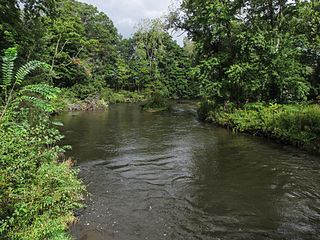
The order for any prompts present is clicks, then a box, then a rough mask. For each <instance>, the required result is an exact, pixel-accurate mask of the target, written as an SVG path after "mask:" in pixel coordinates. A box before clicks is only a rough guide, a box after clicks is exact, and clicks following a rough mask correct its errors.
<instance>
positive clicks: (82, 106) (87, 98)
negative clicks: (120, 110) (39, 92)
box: [52, 88, 145, 113]
mask: <svg viewBox="0 0 320 240" xmlns="http://www.w3.org/2000/svg"><path fill="white" fill-rule="evenodd" d="M143 100H145V96H144V95H143V94H139V93H137V92H130V91H125V90H121V91H114V90H112V89H109V88H104V89H101V90H99V91H97V90H95V91H90V92H87V93H85V94H84V93H80V92H78V91H75V90H74V89H61V93H60V95H59V97H58V98H57V99H55V100H54V101H53V103H52V104H53V106H54V109H55V111H56V113H61V112H74V111H103V110H106V109H108V107H109V105H110V104H115V103H136V102H142V101H143Z"/></svg>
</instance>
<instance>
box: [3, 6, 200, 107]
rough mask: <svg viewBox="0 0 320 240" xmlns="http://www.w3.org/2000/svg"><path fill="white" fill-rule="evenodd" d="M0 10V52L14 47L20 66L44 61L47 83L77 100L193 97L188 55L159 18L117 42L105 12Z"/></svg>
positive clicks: (87, 8) (45, 8) (88, 9)
mask: <svg viewBox="0 0 320 240" xmlns="http://www.w3.org/2000/svg"><path fill="white" fill-rule="evenodd" d="M0 7H1V9H0V31H1V35H0V36H1V37H0V51H4V49H6V48H7V47H12V46H16V47H17V48H18V49H19V52H20V53H21V54H20V58H19V62H20V63H24V62H26V61H28V60H29V59H38V60H40V61H43V62H46V63H48V64H49V65H50V69H51V74H50V75H49V76H48V77H47V79H46V80H47V81H48V82H50V83H52V84H53V85H54V86H57V87H60V88H65V89H67V90H70V91H71V92H72V93H73V94H74V95H75V97H76V98H79V99H86V98H92V97H97V96H98V97H102V98H104V100H105V101H109V99H107V98H106V97H105V95H106V94H105V89H107V91H109V90H110V89H111V90H112V91H115V92H119V91H131V92H137V93H138V94H140V95H141V94H145V95H150V94H151V93H152V92H154V91H161V92H162V93H163V95H164V96H166V97H176V98H178V97H183V98H187V97H188V98H191V97H193V96H194V95H196V94H197V86H196V85H195V84H192V83H193V82H192V81H191V78H190V77H189V75H190V74H189V70H190V67H191V59H190V57H188V55H187V52H186V51H185V50H184V49H183V48H181V47H180V46H179V45H178V44H177V43H176V42H175V41H174V40H172V38H171V36H170V35H169V34H168V32H167V29H166V28H165V26H164V24H163V23H162V22H161V21H160V20H144V21H142V22H141V24H140V25H139V26H138V27H137V32H136V33H135V34H134V35H133V36H132V38H130V39H122V37H121V36H120V35H119V33H118V31H117V29H116V28H115V27H114V25H113V22H112V21H111V20H110V18H109V17H108V16H107V15H106V14H105V13H102V12H99V11H98V10H97V8H96V7H94V6H92V5H88V4H85V3H80V2H78V1H75V0H64V1H62V0H41V1H32V0H23V1H22V0H21V1H11V0H10V1H9V0H1V4H0ZM8 16H10V17H8ZM43 79H44V78H43V77H42V78H41V79H37V78H34V79H33V81H34V82H39V81H43ZM124 95H125V96H126V95H130V94H127V93H125V94H124ZM124 98H126V97H124Z"/></svg>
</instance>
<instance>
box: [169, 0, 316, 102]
mask: <svg viewBox="0 0 320 240" xmlns="http://www.w3.org/2000/svg"><path fill="white" fill-rule="evenodd" d="M319 10H320V5H319V2H318V1H312V2H309V1H287V0H281V1H274V0H268V1H260V0H245V1H243V0H241V1H240V0H236V1H231V0H228V1H220V0H216V1H211V0H184V1H183V3H182V6H181V9H179V11H177V12H175V13H173V14H172V15H171V18H170V19H171V22H173V23H174V24H175V26H176V27H178V28H182V29H185V30H187V31H188V34H189V37H190V38H191V39H192V40H193V41H194V42H195V44H196V58H197V64H196V66H195V68H194V71H193V73H194V74H195V76H196V78H199V79H200V81H201V90H202V94H203V95H204V96H206V97H208V98H209V99H211V100H214V101H216V102H217V103H219V104H222V103H225V102H227V101H231V102H233V103H236V104H238V105H241V104H244V103H246V102H255V101H274V102H281V103H288V102H300V101H304V100H307V99H309V100H311V99H312V100H315V99H316V98H317V97H318V94H319V93H318V91H319V90H318V88H319V77H320V76H319V75H320V72H319V57H320V41H319V40H320V36H319V32H320V21H319V17H320V11H319Z"/></svg>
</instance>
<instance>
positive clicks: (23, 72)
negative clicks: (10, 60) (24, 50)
mask: <svg viewBox="0 0 320 240" xmlns="http://www.w3.org/2000/svg"><path fill="white" fill-rule="evenodd" d="M37 68H43V69H49V68H50V66H49V65H48V64H46V63H44V62H40V61H30V62H28V63H26V64H25V65H23V66H22V67H20V68H19V70H18V71H17V73H16V85H21V83H22V81H23V80H24V78H25V77H26V76H27V75H28V74H29V73H31V72H32V71H33V70H35V69H37Z"/></svg>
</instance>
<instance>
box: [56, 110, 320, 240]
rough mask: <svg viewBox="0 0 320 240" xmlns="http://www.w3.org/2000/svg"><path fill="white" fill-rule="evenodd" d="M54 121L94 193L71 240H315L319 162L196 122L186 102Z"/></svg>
mask: <svg viewBox="0 0 320 240" xmlns="http://www.w3.org/2000/svg"><path fill="white" fill-rule="evenodd" d="M59 120H60V121H62V122H63V123H64V127H63V133H64V134H65V135H66V139H65V141H66V142H67V143H68V144H70V145H72V147H73V150H72V151H70V152H68V155H69V156H73V157H74V158H75V159H77V161H78V162H77V166H78V167H79V168H80V176H81V178H82V179H83V181H84V182H85V184H86V185H87V189H88V192H89V194H90V195H89V197H88V200H87V207H86V208H85V209H83V210H81V211H80V212H79V221H78V223H77V224H76V225H74V226H73V227H72V228H71V232H72V234H73V236H74V237H75V239H80V240H97V239H101V240H102V239H103V240H144V239H149V240H160V239H174V240H180V239H181V240H189V239H190V240H193V239H195V240H196V239H199V240H200V239H201V240H206V239H216V240H218V239H227V240H229V239H230V240H232V239H235V240H238V239H243V240H249V239H254V240H255V239H257V240H259V239H279V240H280V239H281V240H282V239H288V240H289V239H290V240H291V239H293V240H298V239H310V240H312V239H320V159H319V157H317V156H312V155H308V154H306V153H304V152H302V151H299V150H296V149H294V148H292V147H288V146H282V145H278V144H276V143H274V142H272V141H269V140H266V139H263V138H257V137H250V136H244V135H236V134H233V133H232V132H231V131H228V130H225V129H221V128H217V127H214V126H212V125H210V124H204V123H200V122H199V121H197V119H196V116H195V110H194V107H193V106H191V105H189V104H177V105H175V107H174V109H173V110H172V111H171V112H168V113H145V112H141V110H140V108H139V106H138V105H134V104H132V105H130V104H129V105H121V104H120V105H114V106H111V107H110V109H109V110H108V111H106V112H97V113H69V114H65V115H62V116H60V117H59Z"/></svg>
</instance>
